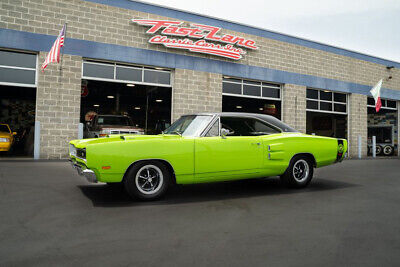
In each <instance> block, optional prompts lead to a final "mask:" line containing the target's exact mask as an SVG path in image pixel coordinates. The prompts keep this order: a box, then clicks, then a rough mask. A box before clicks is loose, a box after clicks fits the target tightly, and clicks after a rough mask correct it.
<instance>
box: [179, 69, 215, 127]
mask: <svg viewBox="0 0 400 267" xmlns="http://www.w3.org/2000/svg"><path fill="white" fill-rule="evenodd" d="M172 98H173V107H172V111H173V121H175V120H176V119H178V118H179V117H180V116H181V115H184V114H188V113H195V112H214V111H215V112H221V111H222V75H220V74H215V73H208V72H201V71H193V70H184V69H175V73H174V85H173V96H172Z"/></svg>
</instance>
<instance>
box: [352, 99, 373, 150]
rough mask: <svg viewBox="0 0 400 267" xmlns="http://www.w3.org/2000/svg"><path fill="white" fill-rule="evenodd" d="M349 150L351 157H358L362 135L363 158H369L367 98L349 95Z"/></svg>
mask: <svg viewBox="0 0 400 267" xmlns="http://www.w3.org/2000/svg"><path fill="white" fill-rule="evenodd" d="M348 123H349V128H350V129H349V130H350V133H349V137H348V142H349V149H350V157H357V156H358V141H357V140H358V136H359V135H361V156H362V157H366V156H367V134H368V129H367V127H368V119H367V96H364V95H357V94H351V95H349V122H348Z"/></svg>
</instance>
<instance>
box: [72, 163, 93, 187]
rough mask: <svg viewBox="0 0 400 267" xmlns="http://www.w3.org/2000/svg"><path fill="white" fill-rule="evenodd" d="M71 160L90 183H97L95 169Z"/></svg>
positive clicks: (74, 166)
mask: <svg viewBox="0 0 400 267" xmlns="http://www.w3.org/2000/svg"><path fill="white" fill-rule="evenodd" d="M69 162H70V163H71V165H72V167H73V168H74V169H76V171H77V172H78V174H79V175H80V176H84V177H85V178H86V180H87V181H88V182H90V183H97V177H96V174H95V173H94V171H92V170H91V169H87V168H85V166H82V165H79V164H77V163H76V162H74V161H72V160H71V159H70V160H69Z"/></svg>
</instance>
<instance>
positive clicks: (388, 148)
mask: <svg viewBox="0 0 400 267" xmlns="http://www.w3.org/2000/svg"><path fill="white" fill-rule="evenodd" d="M382 152H383V155H385V156H391V155H393V152H394V148H393V147H392V146H390V145H386V146H384V147H383V149H382Z"/></svg>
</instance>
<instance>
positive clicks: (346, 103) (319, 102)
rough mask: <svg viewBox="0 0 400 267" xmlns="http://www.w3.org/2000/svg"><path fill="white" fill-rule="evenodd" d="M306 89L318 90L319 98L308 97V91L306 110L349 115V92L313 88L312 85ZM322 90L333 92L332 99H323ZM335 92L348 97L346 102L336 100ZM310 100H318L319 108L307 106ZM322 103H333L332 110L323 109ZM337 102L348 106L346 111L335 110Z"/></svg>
mask: <svg viewBox="0 0 400 267" xmlns="http://www.w3.org/2000/svg"><path fill="white" fill-rule="evenodd" d="M306 90H315V91H317V92H318V98H316V99H315V98H308V97H307V91H306V111H311V112H320V113H331V114H341V115H348V112H349V108H348V106H349V105H348V102H349V98H348V95H349V94H346V93H343V92H336V91H330V90H325V89H318V88H311V87H307V89H306ZM321 92H324V93H328V92H329V93H331V95H332V100H321ZM335 93H336V94H342V95H344V96H345V97H346V101H345V102H339V101H335ZM308 101H313V102H317V105H318V108H317V109H311V108H307V103H308ZM321 103H328V104H331V105H332V107H331V110H324V109H321ZM335 104H337V105H342V106H345V107H346V112H342V111H335Z"/></svg>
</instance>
